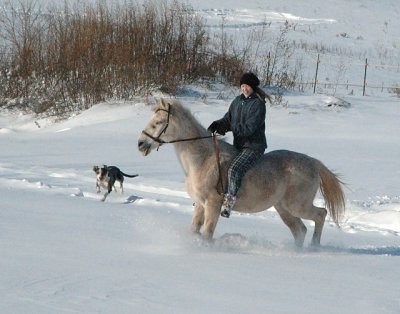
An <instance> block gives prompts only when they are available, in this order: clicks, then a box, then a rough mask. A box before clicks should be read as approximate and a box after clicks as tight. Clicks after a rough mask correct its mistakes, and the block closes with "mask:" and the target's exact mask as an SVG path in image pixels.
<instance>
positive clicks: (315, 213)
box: [301, 205, 328, 246]
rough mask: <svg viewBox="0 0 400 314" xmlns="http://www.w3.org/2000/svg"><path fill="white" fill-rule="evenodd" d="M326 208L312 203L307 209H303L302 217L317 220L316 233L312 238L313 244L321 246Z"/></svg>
mask: <svg viewBox="0 0 400 314" xmlns="http://www.w3.org/2000/svg"><path fill="white" fill-rule="evenodd" d="M327 213H328V212H327V211H326V209H325V208H322V207H316V206H314V205H310V206H308V207H307V210H305V211H302V216H301V217H302V218H304V219H309V220H313V221H314V222H315V227H314V234H313V237H312V240H311V245H313V246H319V245H320V243H321V235H322V229H323V228H324V223H325V217H326V215H327Z"/></svg>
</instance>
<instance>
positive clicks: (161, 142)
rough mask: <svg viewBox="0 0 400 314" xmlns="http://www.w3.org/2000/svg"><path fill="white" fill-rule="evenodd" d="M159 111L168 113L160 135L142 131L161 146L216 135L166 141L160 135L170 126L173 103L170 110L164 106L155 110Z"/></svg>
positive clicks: (210, 136) (169, 106) (209, 136)
mask: <svg viewBox="0 0 400 314" xmlns="http://www.w3.org/2000/svg"><path fill="white" fill-rule="evenodd" d="M159 111H165V112H166V113H167V114H168V115H167V123H166V124H165V125H164V127H163V128H162V130H161V131H160V134H158V136H153V135H151V134H150V133H148V132H146V131H145V130H143V131H142V133H143V134H144V135H146V136H147V137H150V138H151V139H152V140H153V141H154V142H156V143H158V144H159V147H160V146H161V145H163V144H173V143H179V142H187V141H196V140H202V139H206V138H212V137H215V135H214V134H212V135H206V136H196V137H189V138H182V139H177V140H171V141H164V140H162V139H160V137H161V135H163V134H164V133H165V132H166V131H167V128H168V126H169V117H170V116H171V105H170V104H168V110H167V109H164V108H158V109H157V110H156V111H155V112H156V113H157V112H159Z"/></svg>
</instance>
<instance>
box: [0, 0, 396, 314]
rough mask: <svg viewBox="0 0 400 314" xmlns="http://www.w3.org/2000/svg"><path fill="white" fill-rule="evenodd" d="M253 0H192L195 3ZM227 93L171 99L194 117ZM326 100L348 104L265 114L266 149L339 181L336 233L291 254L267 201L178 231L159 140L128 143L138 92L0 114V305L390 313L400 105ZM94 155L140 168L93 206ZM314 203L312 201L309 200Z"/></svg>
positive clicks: (178, 174) (11, 308)
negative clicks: (72, 109) (341, 215)
mask: <svg viewBox="0 0 400 314" xmlns="http://www.w3.org/2000/svg"><path fill="white" fill-rule="evenodd" d="M193 2H194V1H193ZM315 2H317V1H311V4H314V3H315ZM261 3H263V2H261V1H259V2H258V1H247V2H246V3H242V2H239V1H232V3H231V2H230V4H229V6H228V5H225V6H222V5H221V7H219V5H217V4H215V3H212V2H210V1H203V2H202V5H201V8H202V10H207V9H214V8H215V9H220V8H228V9H238V10H239V9H240V10H243V9H246V8H247V7H246V5H248V8H249V9H253V10H256V9H257V8H259V7H261V6H262V4H261ZM272 3H273V4H272V5H271V8H267V7H266V5H264V4H263V6H264V7H263V8H264V9H265V10H270V11H274V12H281V13H285V14H292V15H295V16H303V17H307V18H310V19H320V20H324V21H325V20H327V19H334V20H340V18H341V17H342V16H344V15H345V14H344V13H343V12H342V11H341V10H340V9H342V10H347V7H351V8H354V7H355V6H358V7H362V8H363V9H364V11H365V12H367V13H368V14H367V15H364V16H367V17H368V18H371V19H372V18H373V17H374V16H375V17H376V18H377V20H378V19H380V18H381V17H385V16H386V17H387V18H388V19H389V18H390V23H389V25H392V24H391V23H392V22H393V23H399V22H398V21H399V20H400V19H399V18H398V17H399V15H400V14H399V9H398V8H397V7H395V6H393V5H392V4H394V3H395V1H389V0H388V1H383V2H379V3H380V4H381V6H382V7H383V8H381V9H379V7H377V5H378V3H377V2H376V3H375V2H372V1H344V0H341V1H326V2H324V3H325V5H322V3H321V4H319V5H317V6H316V7H315V8H314V9H311V8H310V9H309V10H306V9H307V8H309V6H308V7H306V4H305V2H304V1H286V2H285V4H283V3H282V2H281V1H279V2H278V1H272ZM307 3H308V2H307ZM225 4H226V2H225ZM301 4H302V5H301ZM385 5H386V7H385ZM253 12H255V11H253ZM305 12H307V14H306V13H305ZM308 12H309V13H308ZM351 12H353V11H351ZM396 14H397V15H396ZM351 15H354V16H351ZM355 16H358V15H357V14H356V13H350V11H349V13H348V16H347V23H348V24H347V25H351V23H355V24H354V25H359V24H360V25H364V23H362V22H364V19H365V18H363V17H358V20H356V19H355V18H354V17H355ZM395 16H397V18H398V19H397V21H395V20H394V19H393V17H395ZM371 21H376V20H371ZM310 23H311V22H310ZM357 23H359V24H357ZM382 23H383V21H382ZM311 24H312V25H317V24H313V23H311ZM337 24H338V25H340V23H337ZM237 25H239V21H237ZM318 25H319V24H318ZM329 25H331V26H330V27H334V25H335V23H331V24H329ZM330 27H329V29H330ZM356 29H357V28H356V26H354V27H353V30H356ZM397 29H398V28H397ZM341 31H342V30H338V31H337V32H341ZM359 32H360V33H362V35H363V34H364V33H363V32H365V33H366V34H373V31H372V30H369V29H367V28H365V29H364V28H360V29H359ZM392 35H393V33H391V36H392ZM319 36H322V37H323V33H322V34H320V35H319ZM364 36H365V35H364ZM371 36H372V35H371ZM393 36H395V35H393ZM397 39H398V33H397ZM373 40H378V38H373V39H372V41H373ZM371 45H372V44H371ZM352 49H354V51H356V48H354V47H353V48H352ZM397 53H398V48H397ZM237 92H238V89H232V88H228V87H224V86H220V85H215V86H212V88H211V89H210V88H206V87H203V86H188V87H186V90H185V91H184V92H182V94H181V96H180V97H179V98H180V100H181V101H182V102H183V103H184V104H185V105H186V106H187V107H188V108H190V109H191V111H192V112H193V113H194V114H195V116H196V117H197V118H198V119H199V121H201V123H202V124H203V125H204V126H208V124H209V123H210V122H211V121H213V120H214V119H216V118H219V117H221V116H222V114H223V113H225V111H226V110H227V108H228V105H229V102H230V101H231V99H232V98H233V96H234V95H235V93H237ZM341 99H342V100H345V101H346V102H348V104H349V105H350V106H348V107H346V106H337V105H333V104H337V103H341V104H343V102H342V101H340V100H339V99H338V98H334V97H331V96H326V95H310V94H288V95H285V101H287V102H288V103H287V107H268V109H267V131H266V133H267V139H268V143H269V148H268V150H274V149H280V148H285V149H291V150H296V151H299V152H303V153H306V154H309V155H311V156H313V157H316V158H318V159H320V160H321V161H323V162H324V163H325V164H326V165H327V166H328V167H329V168H330V169H332V170H334V171H335V172H338V173H340V174H341V178H342V180H343V181H345V182H346V187H345V193H346V206H347V212H346V217H345V219H344V221H343V224H342V228H341V229H337V228H336V227H335V226H334V225H333V224H332V223H331V221H330V218H329V217H328V221H327V223H326V224H325V229H324V232H323V234H322V240H321V243H322V247H321V248H320V249H318V250H316V249H312V248H309V247H308V243H309V241H310V238H311V233H312V230H313V226H312V224H311V223H310V222H308V221H306V225H307V227H308V230H309V232H308V236H307V239H306V246H305V247H304V249H301V250H300V249H296V248H295V247H294V244H293V239H292V236H291V234H290V232H289V230H288V229H287V227H286V226H285V225H284V224H283V223H282V221H281V220H280V218H279V217H278V215H277V213H276V212H275V211H274V210H273V209H271V210H269V211H266V212H263V213H260V214H256V215H239V214H233V215H232V217H231V218H230V219H222V218H221V219H220V221H219V223H218V226H217V229H216V233H215V242H214V243H212V244H210V243H205V242H203V241H202V240H201V239H199V238H198V237H195V236H194V235H192V234H191V233H190V231H189V227H190V222H191V214H192V201H191V200H190V198H189V197H188V196H187V194H186V192H185V191H184V175H183V172H182V170H181V168H180V165H179V163H178V161H177V159H176V156H175V153H174V150H173V146H172V145H165V146H163V147H161V148H160V150H159V151H158V152H153V153H152V154H151V155H149V156H148V157H143V156H142V155H141V154H140V153H139V152H138V150H137V139H138V136H139V134H140V132H141V130H142V128H143V127H144V125H145V124H146V123H147V121H148V119H149V118H150V116H151V114H152V113H151V109H150V106H148V105H146V104H144V103H143V102H142V101H141V100H138V101H133V102H129V103H105V104H101V105H98V106H95V107H93V108H91V109H89V110H87V111H86V112H83V113H82V114H80V115H77V116H75V117H72V118H70V119H68V120H66V121H62V122H58V123H54V122H52V121H50V120H49V119H38V118H37V117H32V116H26V115H25V116H24V115H21V114H18V113H15V112H0V146H1V147H2V149H1V153H0V189H1V193H0V195H1V196H0V252H1V259H0V272H1V276H0V294H1V298H0V313H7V314H8V313H10V314H11V313H12V314H15V313H349V314H350V313H351V314H353V313H363V314H364V313H371V314H375V313H393V314H395V313H399V312H400V293H399V282H400V271H399V270H398V268H399V262H400V237H399V236H400V190H399V187H400V146H399V143H400V132H399V128H400V127H399V119H400V102H399V99H398V98H395V97H389V96H387V95H386V96H385V97H378V96H368V97H361V96H348V95H342V96H341ZM226 140H227V141H231V140H232V138H231V137H230V135H228V136H227V137H226ZM95 164H98V165H102V164H107V165H115V166H118V167H119V168H121V169H122V170H123V171H124V172H126V173H132V174H133V173H139V175H140V176H139V177H138V178H134V179H129V178H127V179H126V180H125V184H124V188H125V193H124V194H122V195H121V194H119V193H115V192H113V193H112V194H110V195H109V196H108V198H107V201H106V202H100V198H101V196H100V195H98V194H96V189H95V175H94V173H93V172H92V166H93V165H95ZM315 202H316V203H317V204H322V198H321V196H320V195H317V198H316V200H315Z"/></svg>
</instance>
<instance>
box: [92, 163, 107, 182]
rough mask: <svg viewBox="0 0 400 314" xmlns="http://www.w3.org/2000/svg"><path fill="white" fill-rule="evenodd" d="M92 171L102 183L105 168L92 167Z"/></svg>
mask: <svg viewBox="0 0 400 314" xmlns="http://www.w3.org/2000/svg"><path fill="white" fill-rule="evenodd" d="M93 171H94V172H95V173H96V175H97V179H99V180H100V181H103V179H104V177H105V176H106V175H107V166H106V165H104V166H103V167H101V168H100V167H99V166H93Z"/></svg>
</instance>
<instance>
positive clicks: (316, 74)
mask: <svg viewBox="0 0 400 314" xmlns="http://www.w3.org/2000/svg"><path fill="white" fill-rule="evenodd" d="M318 65H319V54H318V57H317V68H316V69H315V78H314V94H315V88H316V87H317V77H318Z"/></svg>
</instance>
